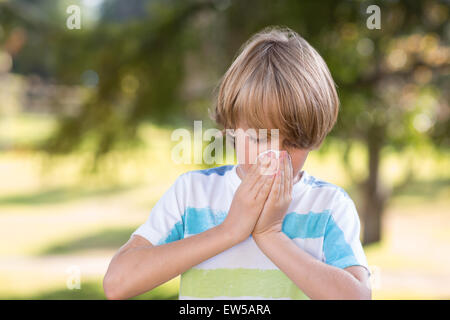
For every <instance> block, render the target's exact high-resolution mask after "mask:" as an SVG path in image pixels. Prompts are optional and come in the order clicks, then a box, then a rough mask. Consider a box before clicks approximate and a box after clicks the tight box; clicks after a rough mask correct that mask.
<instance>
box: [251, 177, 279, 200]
mask: <svg viewBox="0 0 450 320" xmlns="http://www.w3.org/2000/svg"><path fill="white" fill-rule="evenodd" d="M273 177H274V176H273V175H261V176H260V178H259V179H258V180H257V182H256V183H255V185H254V186H253V188H252V190H251V192H252V194H253V195H254V199H257V198H259V197H258V195H259V193H260V192H263V191H264V190H263V188H264V186H266V185H267V184H269V185H271V184H272V182H273Z"/></svg>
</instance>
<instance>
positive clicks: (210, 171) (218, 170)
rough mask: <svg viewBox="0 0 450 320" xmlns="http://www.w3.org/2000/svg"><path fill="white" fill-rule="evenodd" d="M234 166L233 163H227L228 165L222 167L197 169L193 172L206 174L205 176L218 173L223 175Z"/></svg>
mask: <svg viewBox="0 0 450 320" xmlns="http://www.w3.org/2000/svg"><path fill="white" fill-rule="evenodd" d="M233 167H234V166H233V165H226V166H221V167H216V168H211V169H204V170H195V171H192V172H194V173H200V174H204V175H205V176H209V175H212V174H218V175H219V176H223V175H224V174H225V172H227V171H230V170H231V169H233Z"/></svg>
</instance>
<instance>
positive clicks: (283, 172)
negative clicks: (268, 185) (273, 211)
mask: <svg viewBox="0 0 450 320" xmlns="http://www.w3.org/2000/svg"><path fill="white" fill-rule="evenodd" d="M285 163H286V155H284V154H283V156H282V157H281V159H280V169H279V170H280V176H281V177H280V179H281V181H280V193H279V195H278V199H280V198H281V197H284V190H285V184H286V170H285V168H286V166H285Z"/></svg>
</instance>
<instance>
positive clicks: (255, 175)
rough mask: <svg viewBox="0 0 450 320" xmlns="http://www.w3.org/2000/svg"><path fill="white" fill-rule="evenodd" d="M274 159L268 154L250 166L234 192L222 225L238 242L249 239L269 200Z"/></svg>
mask: <svg viewBox="0 0 450 320" xmlns="http://www.w3.org/2000/svg"><path fill="white" fill-rule="evenodd" d="M273 164H274V159H272V157H271V156H270V155H269V154H266V155H264V156H262V157H261V159H258V160H257V163H256V164H254V165H252V166H251V167H250V170H249V171H248V172H247V174H246V175H245V177H244V178H243V180H242V182H241V184H240V185H239V187H238V188H237V190H236V193H235V194H234V198H233V201H232V203H231V206H230V210H229V211H228V215H227V217H226V218H225V220H224V221H223V223H222V227H223V228H224V229H225V230H226V232H227V233H228V234H230V235H231V236H232V238H233V240H234V241H235V242H236V243H239V242H241V241H244V240H245V239H247V238H248V237H249V236H250V234H251V233H252V231H253V228H254V227H255V225H256V222H257V221H258V218H259V215H260V214H261V211H262V209H263V207H264V203H265V202H266V200H267V197H268V195H269V192H270V189H271V187H272V183H273V180H274V176H275V175H274V174H273V173H272V172H270V171H271V170H270V168H271V167H273Z"/></svg>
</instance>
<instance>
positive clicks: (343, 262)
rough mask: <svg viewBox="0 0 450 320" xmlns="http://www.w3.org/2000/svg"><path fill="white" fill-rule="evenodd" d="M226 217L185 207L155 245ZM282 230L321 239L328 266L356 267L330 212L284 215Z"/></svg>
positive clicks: (201, 229)
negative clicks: (177, 220) (168, 230)
mask: <svg viewBox="0 0 450 320" xmlns="http://www.w3.org/2000/svg"><path fill="white" fill-rule="evenodd" d="M226 216H227V212H226V211H220V210H212V209H211V208H192V207H188V208H187V209H186V210H185V212H184V214H183V216H182V221H179V222H177V223H176V224H175V226H174V227H173V228H172V229H171V230H170V232H169V234H168V235H167V236H166V237H165V238H163V239H161V240H160V241H159V242H158V245H160V244H165V243H169V242H172V241H176V240H181V239H183V238H184V235H186V234H189V235H194V234H198V233H201V232H204V231H206V230H208V229H210V228H213V227H215V226H217V225H219V224H221V223H222V222H223V221H224V220H225V218H226ZM282 231H283V232H284V233H285V234H286V235H287V236H288V237H289V238H290V239H295V238H301V239H307V238H321V237H323V238H324V242H323V251H324V255H325V262H326V263H327V264H330V265H333V266H336V267H339V268H346V267H348V266H351V265H358V264H359V263H358V261H357V259H356V257H355V255H354V253H353V250H352V248H351V246H350V245H349V244H348V243H347V242H346V240H345V236H344V232H343V231H342V230H341V229H340V228H339V227H338V225H337V224H336V222H335V221H334V219H333V216H332V215H331V212H330V210H324V211H322V212H318V213H315V212H311V211H310V212H309V213H307V214H298V213H295V212H291V213H288V214H286V216H285V217H284V220H283V225H282Z"/></svg>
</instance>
